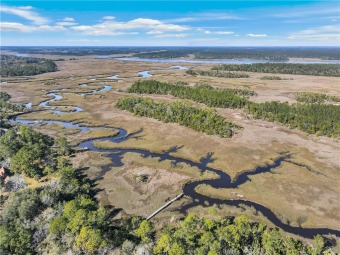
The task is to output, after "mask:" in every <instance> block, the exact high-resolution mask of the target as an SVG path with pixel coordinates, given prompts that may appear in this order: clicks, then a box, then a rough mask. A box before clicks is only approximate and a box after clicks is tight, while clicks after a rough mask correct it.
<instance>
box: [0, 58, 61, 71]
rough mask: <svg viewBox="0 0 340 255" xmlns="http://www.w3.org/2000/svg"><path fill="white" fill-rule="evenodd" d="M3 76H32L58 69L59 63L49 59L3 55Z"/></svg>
mask: <svg viewBox="0 0 340 255" xmlns="http://www.w3.org/2000/svg"><path fill="white" fill-rule="evenodd" d="M0 64H1V68H0V74H1V76H30V75H36V74H41V73H47V72H55V71H57V65H56V64H55V63H54V62H53V61H52V60H49V59H42V58H31V57H30V58H26V57H16V56H13V55H1V57H0Z"/></svg>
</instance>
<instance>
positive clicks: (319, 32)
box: [287, 25, 340, 43]
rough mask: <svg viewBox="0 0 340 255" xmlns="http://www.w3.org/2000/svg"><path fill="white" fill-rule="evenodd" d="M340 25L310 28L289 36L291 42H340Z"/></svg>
mask: <svg viewBox="0 0 340 255" xmlns="http://www.w3.org/2000/svg"><path fill="white" fill-rule="evenodd" d="M339 31H340V25H331V26H322V27H316V28H309V29H305V30H302V31H299V32H295V33H291V34H289V35H288V37H287V38H288V39H290V40H298V39H303V40H318V41H337V43H339V42H340V34H339Z"/></svg>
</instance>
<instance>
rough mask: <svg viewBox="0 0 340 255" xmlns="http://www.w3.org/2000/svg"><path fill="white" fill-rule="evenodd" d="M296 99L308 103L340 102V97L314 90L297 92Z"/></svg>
mask: <svg viewBox="0 0 340 255" xmlns="http://www.w3.org/2000/svg"><path fill="white" fill-rule="evenodd" d="M295 99H296V101H298V102H306V103H325V102H340V97H336V96H329V95H326V94H321V93H313V92H297V93H295Z"/></svg>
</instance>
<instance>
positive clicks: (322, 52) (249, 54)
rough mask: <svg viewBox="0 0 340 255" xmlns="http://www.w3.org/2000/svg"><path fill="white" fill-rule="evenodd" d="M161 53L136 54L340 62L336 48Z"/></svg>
mask: <svg viewBox="0 0 340 255" xmlns="http://www.w3.org/2000/svg"><path fill="white" fill-rule="evenodd" d="M163 50H164V51H160V52H142V53H138V54H135V55H134V56H135V57H140V58H179V57H188V56H189V55H190V54H192V55H194V58H196V59H261V60H273V61H275V60H278V61H283V60H288V59H289V58H320V59H325V60H339V59H340V51H339V49H338V48H336V47H329V48H315V47H314V48H312V47H304V48H301V47H296V48H292V47H252V48H248V47H184V48H163Z"/></svg>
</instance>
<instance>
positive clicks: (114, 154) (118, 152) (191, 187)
mask: <svg viewBox="0 0 340 255" xmlns="http://www.w3.org/2000/svg"><path fill="white" fill-rule="evenodd" d="M110 89H111V86H105V87H103V88H102V89H98V90H92V91H91V92H87V93H83V94H81V95H89V94H94V93H98V92H103V91H107V90H110ZM60 92H62V90H52V91H50V92H49V93H48V94H47V96H49V97H52V98H51V99H48V100H45V101H43V102H41V103H40V104H39V106H41V107H44V108H45V109H46V110H50V111H52V112H54V113H58V114H67V112H62V111H55V110H53V109H51V106H48V104H49V103H50V102H53V101H57V100H61V99H62V96H61V95H59V94H56V93H60ZM68 107H75V106H68ZM76 108H77V109H76ZM75 109H76V110H75V111H82V109H81V108H79V107H75ZM10 121H11V122H17V123H20V124H23V125H30V124H34V123H35V121H36V120H27V119H20V116H16V117H13V118H11V119H10ZM42 122H43V123H46V124H48V125H50V124H58V125H61V126H63V127H65V128H76V129H79V130H80V132H88V131H89V130H90V129H111V130H117V131H118V134H117V135H115V136H112V137H106V138H95V139H91V140H87V141H84V142H81V143H80V144H79V145H78V147H80V148H86V149H88V150H90V151H94V152H102V153H107V155H106V156H107V157H108V158H110V160H111V162H112V163H111V164H109V165H107V166H104V167H103V168H102V170H101V172H100V173H99V175H98V177H97V179H100V178H102V177H103V176H104V175H105V173H106V172H107V171H110V170H111V167H113V166H115V167H121V166H123V165H124V163H123V162H122V158H123V156H124V155H125V154H126V153H136V154H139V155H140V156H142V157H144V158H147V157H151V158H159V161H165V160H168V161H171V164H174V165H176V164H178V163H184V164H187V165H188V166H191V167H197V168H198V169H199V170H200V171H201V172H202V173H203V172H205V171H211V172H213V173H215V174H216V175H217V176H218V178H217V179H210V180H200V181H192V182H188V183H186V184H185V185H184V187H183V193H184V195H185V196H187V197H190V198H191V200H192V202H191V203H189V204H186V205H184V206H182V207H181V208H180V209H179V211H180V212H182V213H186V212H187V210H188V209H189V208H192V207H195V206H203V207H207V206H211V205H214V204H216V205H230V206H235V207H241V206H243V205H246V206H249V207H253V208H255V210H256V211H258V212H261V213H262V214H263V215H264V216H265V217H266V218H267V219H268V220H269V221H271V222H272V223H273V224H274V225H275V226H276V227H279V228H281V229H282V230H284V231H285V232H289V233H292V234H296V235H299V236H302V237H305V238H312V237H313V236H314V235H317V234H321V235H328V234H332V235H335V236H337V237H340V230H336V229H329V228H303V227H295V226H291V225H289V224H286V223H284V222H282V221H281V220H280V219H279V218H278V216H277V215H275V213H274V212H273V211H271V210H270V209H269V208H267V207H265V206H264V205H261V204H259V203H256V202H252V201H248V200H242V199H236V200H234V199H233V200H231V199H219V198H212V197H208V196H205V195H203V194H200V193H198V192H197V191H196V188H197V187H198V186H200V185H209V186H211V187H213V188H216V189H218V188H237V187H238V186H239V185H242V184H244V183H246V182H248V181H250V179H249V176H251V175H257V174H261V173H267V172H270V171H271V170H273V169H275V168H277V167H279V166H280V165H281V164H282V162H283V161H285V160H289V158H290V155H289V154H288V153H282V154H280V157H279V158H278V159H276V160H275V161H274V163H273V164H272V165H267V166H264V167H256V168H255V169H252V170H249V171H245V172H242V173H241V174H239V175H238V176H237V178H236V179H235V180H232V179H231V177H230V176H229V175H228V174H227V173H225V172H223V171H222V170H220V169H216V168H212V167H210V166H208V164H209V163H210V162H212V161H213V158H212V156H213V154H207V155H206V156H205V157H202V158H201V159H200V161H199V162H195V161H191V160H188V159H184V158H180V157H175V156H173V155H171V153H173V152H176V151H177V150H178V147H173V148H170V149H169V150H168V151H163V152H161V153H157V152H151V151H150V150H146V149H134V148H128V149H122V148H115V149H101V148H97V147H95V146H94V142H97V141H111V142H113V143H122V142H124V141H126V140H129V139H132V138H134V137H135V136H136V135H137V134H139V133H141V132H142V131H143V130H138V131H136V132H134V133H130V134H128V132H127V131H126V130H125V129H122V128H107V127H97V126H96V127H91V126H85V125H83V124H75V123H72V122H65V121H56V120H48V121H42Z"/></svg>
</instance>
